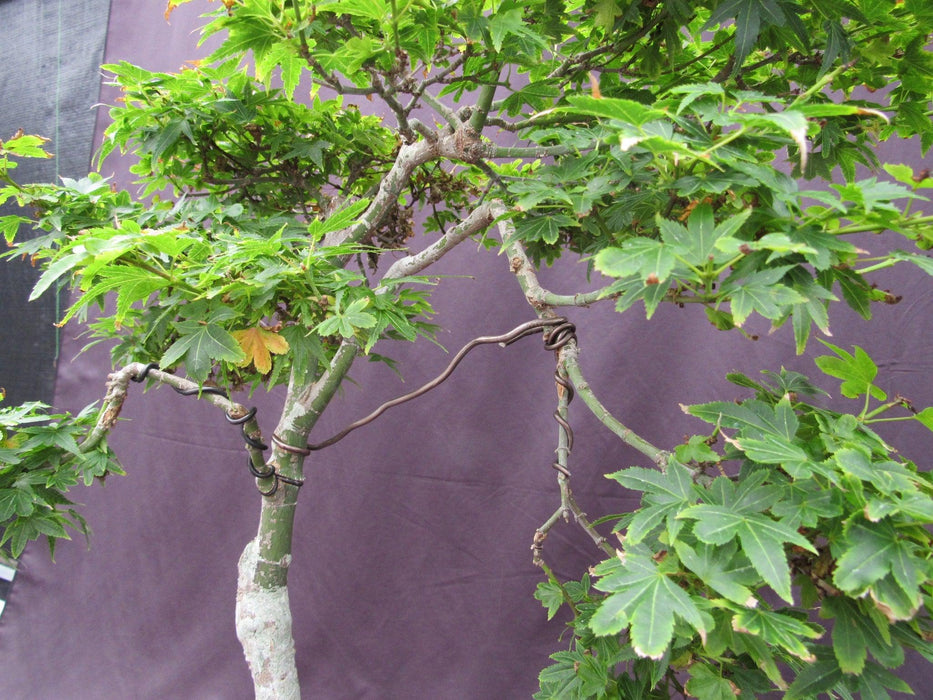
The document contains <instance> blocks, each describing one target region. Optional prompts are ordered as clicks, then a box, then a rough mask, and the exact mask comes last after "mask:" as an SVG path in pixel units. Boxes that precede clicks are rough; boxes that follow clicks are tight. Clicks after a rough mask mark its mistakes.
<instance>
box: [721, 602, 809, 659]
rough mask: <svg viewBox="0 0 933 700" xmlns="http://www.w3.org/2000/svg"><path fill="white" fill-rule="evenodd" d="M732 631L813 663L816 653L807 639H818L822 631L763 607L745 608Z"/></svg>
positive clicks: (737, 617) (733, 625)
mask: <svg viewBox="0 0 933 700" xmlns="http://www.w3.org/2000/svg"><path fill="white" fill-rule="evenodd" d="M732 628H733V629H734V630H735V631H737V632H746V633H748V634H753V635H755V636H756V637H761V639H763V640H764V641H765V642H766V643H767V644H769V645H770V646H775V647H779V648H781V649H784V650H785V651H787V652H788V653H790V654H792V655H793V656H796V657H797V658H798V659H802V660H804V661H813V660H814V659H815V657H814V656H813V653H812V652H811V651H810V650H809V649H808V648H807V646H806V644H804V643H803V641H802V640H804V639H819V638H820V637H822V636H823V630H822V629H820V628H819V627H817V626H816V625H811V624H808V623H806V622H803V621H802V620H798V619H797V618H796V617H792V616H790V615H784V614H782V613H780V612H775V611H771V610H764V609H760V608H742V609H741V610H738V611H736V613H735V616H734V617H733V618H732Z"/></svg>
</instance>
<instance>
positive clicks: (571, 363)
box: [493, 202, 670, 469]
mask: <svg viewBox="0 0 933 700" xmlns="http://www.w3.org/2000/svg"><path fill="white" fill-rule="evenodd" d="M505 211H506V210H505V207H504V205H503V204H502V203H501V202H496V203H494V205H493V213H495V214H496V215H497V216H501V215H502V214H504V213H505ZM499 235H500V236H501V237H502V239H503V244H504V245H505V249H506V252H507V253H508V256H509V265H510V268H511V270H512V272H513V273H515V276H516V279H517V280H518V283H519V286H521V288H522V291H523V292H525V298H526V299H527V300H528V303H529V304H530V305H531V306H532V308H534V309H535V310H536V311H537V312H538V314H539V315H542V314H546V313H550V312H551V305H550V304H548V303H547V299H548V298H549V296H550V295H549V293H548V292H546V291H545V290H543V289H542V287H541V285H540V284H539V282H538V276H537V275H536V274H535V271H534V268H533V267H532V265H531V262H530V261H529V260H528V255H527V254H526V253H525V250H524V248H522V246H521V244H520V243H519V242H518V241H514V240H512V242H511V243H506V241H509V240H510V239H514V228H513V227H512V226H511V222H509V221H507V220H504V219H503V220H501V221H500V222H499ZM591 294H597V295H598V294H599V291H597V292H596V293H591ZM575 296H578V295H575ZM571 298H572V297H571ZM583 298H587V296H586V295H583ZM596 300H597V299H593V301H596ZM578 356H579V348H578V346H577V344H576V342H575V341H573V340H571V341H570V342H569V343H567V344H566V345H564V346H563V347H562V348H561V349H560V362H561V364H562V366H564V367H565V368H566V370H567V375H568V376H569V377H570V381H571V382H573V386H574V389H576V390H577V392H578V393H579V394H580V398H581V399H582V400H583V403H585V404H586V405H587V406H588V407H589V408H590V410H591V411H592V412H593V415H595V416H596V418H597V419H598V420H599V421H600V422H601V423H602V424H603V425H605V426H606V427H607V428H609V430H611V431H612V432H613V433H615V434H616V435H617V436H618V437H619V438H620V439H621V440H622V441H623V442H625V443H626V444H627V445H630V446H631V447H634V448H635V449H636V450H638V451H639V452H641V453H642V454H644V455H645V456H647V457H649V458H650V459H651V460H652V461H653V462H654V463H655V464H656V465H658V466H659V467H660V468H661V469H664V468H666V466H667V460H668V458H669V457H670V453H669V452H666V451H665V450H662V449H660V448H659V447H656V446H654V445H652V444H651V443H650V442H648V441H647V440H645V439H644V438H642V437H641V436H639V435H637V434H636V433H634V432H633V431H632V430H631V429H630V428H628V427H626V426H625V425H623V424H622V423H621V422H620V421H619V420H618V419H616V418H615V417H614V416H613V415H612V414H611V413H610V412H609V411H608V410H607V409H606V407H605V406H603V405H602V404H601V403H600V402H599V400H598V399H597V398H596V395H595V394H594V393H593V390H592V389H590V386H589V384H588V383H587V382H586V380H585V379H584V378H583V375H582V373H581V372H580V365H579V360H578Z"/></svg>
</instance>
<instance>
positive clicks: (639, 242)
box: [595, 238, 677, 284]
mask: <svg viewBox="0 0 933 700" xmlns="http://www.w3.org/2000/svg"><path fill="white" fill-rule="evenodd" d="M676 264H677V259H676V258H675V257H674V254H673V253H672V252H671V250H670V248H669V247H668V246H666V245H665V244H664V243H661V242H660V241H656V240H653V239H650V238H632V239H630V240H628V241H626V242H625V244H624V246H622V247H620V248H603V249H602V250H600V251H599V253H597V254H596V258H595V266H596V269H597V270H599V271H600V272H602V273H603V274H604V275H608V276H609V277H631V276H638V277H639V278H640V279H641V280H643V281H650V283H651V284H660V283H662V282H664V281H665V280H666V279H667V278H668V277H670V274H671V272H672V271H673V269H674V266H675V265H676Z"/></svg>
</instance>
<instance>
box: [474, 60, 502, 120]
mask: <svg viewBox="0 0 933 700" xmlns="http://www.w3.org/2000/svg"><path fill="white" fill-rule="evenodd" d="M496 77H497V78H498V77H499V73H498V71H496ZM495 96H496V85H495V81H493V83H492V84H486V85H483V86H481V87H480V89H479V96H478V97H477V98H476V105H475V107H474V108H473V116H471V117H470V126H471V127H472V128H473V130H474V131H475V132H476V133H477V134H478V133H481V132H482V130H483V127H485V126H486V117H488V116H489V107H490V106H491V105H492V100H493V98H494V97H495Z"/></svg>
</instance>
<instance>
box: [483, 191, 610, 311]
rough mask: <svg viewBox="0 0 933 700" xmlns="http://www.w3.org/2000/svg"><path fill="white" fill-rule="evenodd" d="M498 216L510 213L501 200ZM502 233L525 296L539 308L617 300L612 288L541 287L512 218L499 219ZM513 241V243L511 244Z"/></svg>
mask: <svg viewBox="0 0 933 700" xmlns="http://www.w3.org/2000/svg"><path fill="white" fill-rule="evenodd" d="M494 213H495V215H496V216H497V217H500V216H502V215H503V214H505V213H506V209H505V206H504V205H503V204H502V203H501V202H498V203H497V207H496V209H495V212H494ZM499 236H500V237H501V238H502V241H503V243H505V244H506V252H507V253H508V256H509V266H510V268H511V270H512V272H513V273H515V277H516V279H517V280H518V284H519V286H520V287H521V288H522V292H524V293H525V299H527V300H528V303H529V304H531V305H532V307H534V308H535V309H544V308H547V307H551V306H589V305H590V304H595V303H596V302H597V301H602V300H604V299H615V298H616V297H617V296H618V294H612V293H609V292H608V291H607V290H608V287H603V288H602V289H595V290H593V291H591V292H578V293H576V294H555V293H554V292H550V291H548V290H547V289H545V288H544V287H542V286H541V283H540V282H539V281H538V275H537V274H536V273H535V269H534V266H533V265H532V264H531V261H530V260H529V259H528V254H527V253H526V252H525V249H524V248H523V247H522V245H521V244H520V243H518V242H517V241H515V240H514V239H515V227H514V226H513V225H512V222H511V221H509V220H508V219H502V220H500V221H499ZM509 241H511V243H509Z"/></svg>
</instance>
